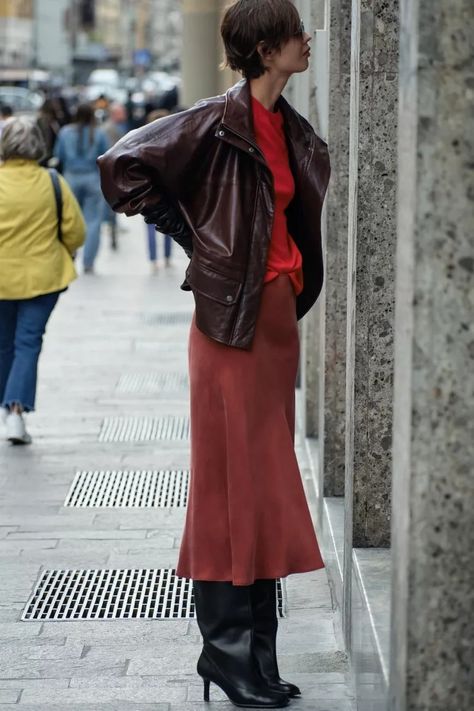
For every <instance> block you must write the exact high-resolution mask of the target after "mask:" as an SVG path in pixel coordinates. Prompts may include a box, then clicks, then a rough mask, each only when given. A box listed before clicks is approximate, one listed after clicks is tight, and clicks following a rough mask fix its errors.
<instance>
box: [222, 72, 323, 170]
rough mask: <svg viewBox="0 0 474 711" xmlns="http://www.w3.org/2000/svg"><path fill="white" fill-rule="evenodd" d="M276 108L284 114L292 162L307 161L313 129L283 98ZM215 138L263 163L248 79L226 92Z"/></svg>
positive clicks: (312, 142)
mask: <svg viewBox="0 0 474 711" xmlns="http://www.w3.org/2000/svg"><path fill="white" fill-rule="evenodd" d="M276 107H277V108H278V109H280V110H281V113H282V115H283V119H284V124H285V133H286V135H287V139H288V142H289V144H290V146H291V148H292V152H293V155H294V158H295V160H296V161H298V162H301V161H303V162H304V161H306V160H308V158H309V155H308V154H309V150H308V149H310V148H314V145H313V144H314V141H313V136H314V134H313V130H312V129H311V127H310V126H309V124H308V126H305V125H304V123H303V121H304V119H301V117H300V116H299V114H297V113H296V111H295V110H294V109H293V108H292V107H291V106H290V104H289V103H288V102H287V101H286V99H284V98H283V96H280V98H279V99H278V101H277V104H276ZM229 134H230V135H229ZM216 135H218V136H219V138H222V139H223V140H227V141H228V142H229V143H232V144H233V145H236V146H237V147H240V148H242V149H244V150H246V151H247V152H250V153H251V154H253V155H254V156H255V157H256V158H257V159H258V160H260V162H263V163H265V158H264V157H263V155H262V153H261V151H260V149H259V147H258V145H257V142H256V138H255V132H254V128H253V118H252V103H251V94H250V83H249V81H248V80H247V79H242V80H241V81H239V82H238V83H237V84H234V86H232V87H231V88H230V89H228V91H227V92H226V95H225V108H224V114H223V117H222V121H221V124H220V126H219V128H218V130H217V133H216Z"/></svg>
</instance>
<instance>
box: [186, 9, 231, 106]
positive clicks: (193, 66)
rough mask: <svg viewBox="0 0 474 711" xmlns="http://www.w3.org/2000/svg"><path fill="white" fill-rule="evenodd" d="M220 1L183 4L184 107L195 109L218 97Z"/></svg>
mask: <svg viewBox="0 0 474 711" xmlns="http://www.w3.org/2000/svg"><path fill="white" fill-rule="evenodd" d="M219 19H220V2H219V0H183V57H182V61H183V66H182V71H183V95H182V103H183V105H184V106H192V104H194V103H195V102H196V101H198V100H199V99H202V98H204V97H206V96H214V95H215V94H217V93H218V86H219V77H218V71H219V70H218V66H219V64H220V62H221V59H222V56H221V52H220V48H219V49H218V25H219Z"/></svg>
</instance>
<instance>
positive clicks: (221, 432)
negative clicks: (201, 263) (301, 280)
mask: <svg viewBox="0 0 474 711" xmlns="http://www.w3.org/2000/svg"><path fill="white" fill-rule="evenodd" d="M298 358H299V340H298V329H297V324H296V310H295V295H294V291H293V287H292V285H291V282H290V279H289V278H288V276H286V275H281V276H279V277H278V278H277V279H275V280H274V281H271V282H269V283H268V284H266V285H265V287H264V289H263V296H262V300H261V306H260V311H259V316H258V320H257V326H256V332H255V339H254V342H253V345H252V349H251V350H250V351H245V350H241V349H238V348H231V347H229V346H226V345H223V344H220V343H218V342H216V341H214V340H212V339H210V338H208V337H207V336H205V335H204V334H203V333H202V332H201V331H199V330H198V328H197V327H196V324H195V321H194V319H193V322H192V325H191V332H190V338H189V373H190V386H191V479H190V491H189V501H188V508H187V513H186V524H185V528H184V533H183V538H182V542H181V550H180V555H179V562H178V567H177V575H178V576H181V577H185V578H193V579H194V580H221V581H223V580H226V581H232V582H233V584H234V585H251V584H252V583H253V582H254V581H255V580H256V579H259V578H279V577H284V576H286V575H289V574H290V573H302V572H305V571H309V570H317V569H319V568H323V567H324V563H323V560H322V558H321V553H320V550H319V546H318V542H317V539H316V535H315V532H314V527H313V524H312V521H311V516H310V513H309V509H308V504H307V501H306V497H305V492H304V489H303V483H302V480H301V475H300V471H299V468H298V463H297V460H296V455H295V450H294V428H295V382H296V373H297V369H298Z"/></svg>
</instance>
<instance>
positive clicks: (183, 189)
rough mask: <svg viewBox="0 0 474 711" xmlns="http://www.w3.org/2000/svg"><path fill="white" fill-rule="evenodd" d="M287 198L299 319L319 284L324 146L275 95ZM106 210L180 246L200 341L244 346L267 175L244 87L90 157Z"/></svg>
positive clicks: (255, 290) (269, 183)
mask: <svg viewBox="0 0 474 711" xmlns="http://www.w3.org/2000/svg"><path fill="white" fill-rule="evenodd" d="M278 108H280V109H281V112H282V114H283V117H284V126H285V133H286V137H287V143H288V152H289V156H290V165H291V169H292V172H293V175H294V178H295V184H296V191H295V197H294V199H293V201H292V202H291V204H290V205H289V207H288V209H287V218H288V229H289V232H290V234H291V236H292V237H293V239H294V240H295V242H296V244H297V246H298V248H299V250H300V251H301V253H302V256H303V278H304V291H303V292H302V293H301V294H300V295H299V296H298V298H297V305H296V308H297V316H298V318H301V317H302V316H304V314H305V313H306V312H307V311H308V310H309V309H310V308H311V306H312V305H313V304H314V302H315V301H316V299H317V297H318V295H319V293H320V291H321V287H322V283H323V260H322V250H321V210H322V206H323V200H324V195H325V193H326V188H327V185H328V181H329V172H330V168H329V157H328V151H327V146H326V144H325V143H324V142H323V141H322V140H321V139H320V138H318V136H316V134H315V133H314V131H313V129H312V127H311V126H310V124H309V123H308V122H307V121H306V120H305V119H304V118H303V117H302V116H300V115H299V114H298V113H297V112H296V111H295V110H294V109H293V108H292V107H291V106H290V105H289V104H288V103H287V102H286V101H285V99H283V97H281V98H280V99H279V101H278ZM98 163H99V168H100V172H101V179H102V190H103V192H104V195H105V197H106V199H107V201H108V202H109V203H110V205H111V207H112V208H113V209H114V210H116V211H117V212H124V213H125V214H127V215H136V214H137V213H141V214H143V215H145V216H146V219H147V221H149V222H153V223H154V224H156V225H157V226H158V228H159V230H160V231H161V232H167V233H168V234H171V236H172V237H174V238H175V239H176V241H177V242H179V244H181V246H182V247H183V248H184V249H185V251H186V252H187V254H188V256H190V257H191V261H190V264H189V267H188V269H187V270H186V281H185V282H184V284H183V285H182V288H183V289H189V288H191V290H192V291H193V294H194V298H195V302H196V324H197V326H198V328H199V329H200V330H201V331H203V332H204V333H205V334H206V335H208V336H209V337H210V338H213V339H215V340H217V341H220V342H222V343H225V344H227V345H229V346H235V347H238V348H245V349H250V348H251V345H252V339H253V336H254V331H255V323H256V319H257V314H258V310H259V305H260V297H261V293H262V289H263V279H264V275H265V271H266V264H267V253H268V245H269V241H270V238H271V234H272V224H273V213H274V193H273V179H272V174H271V172H270V170H269V168H268V166H267V164H266V162H265V159H264V157H263V154H262V153H261V151H260V150H259V148H258V146H257V143H256V140H255V135H254V131H253V125H252V110H251V101H250V88H249V84H248V82H247V81H245V80H242V81H240V82H239V83H238V84H236V85H235V86H233V87H232V88H231V89H229V90H228V91H227V93H226V94H225V95H222V96H216V97H212V98H210V99H205V100H203V101H199V102H198V103H197V104H196V105H195V106H193V107H192V108H191V109H188V110H187V111H183V112H182V113H179V114H175V115H171V116H167V117H165V118H162V119H158V120H157V121H155V122H153V123H151V124H148V125H147V126H144V127H143V128H140V129H137V130H136V131H131V132H130V133H128V134H127V135H126V136H124V138H122V139H121V140H120V141H119V142H118V143H116V144H115V146H113V148H111V149H110V150H109V151H108V152H107V153H106V154H105V155H103V156H101V157H100V158H99V160H98Z"/></svg>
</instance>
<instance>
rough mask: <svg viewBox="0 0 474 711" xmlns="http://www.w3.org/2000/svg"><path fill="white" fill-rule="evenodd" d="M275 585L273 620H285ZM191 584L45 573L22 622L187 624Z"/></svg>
mask: <svg viewBox="0 0 474 711" xmlns="http://www.w3.org/2000/svg"><path fill="white" fill-rule="evenodd" d="M282 582H283V581H281V580H278V584H277V589H278V595H277V600H278V614H279V616H280V617H285V616H286V592H284V590H283V585H282ZM193 617H195V611H194V600H193V595H192V581H190V580H187V579H185V578H178V577H177V576H176V573H175V571H174V570H172V569H168V568H158V569H139V570H45V571H43V573H42V574H41V577H40V579H39V581H38V583H37V585H36V587H35V589H34V591H33V594H32V595H31V597H30V599H29V600H28V602H27V603H26V607H25V609H24V611H23V615H22V618H21V619H22V620H23V621H30V620H117V619H137V618H147V619H190V618H193Z"/></svg>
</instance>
